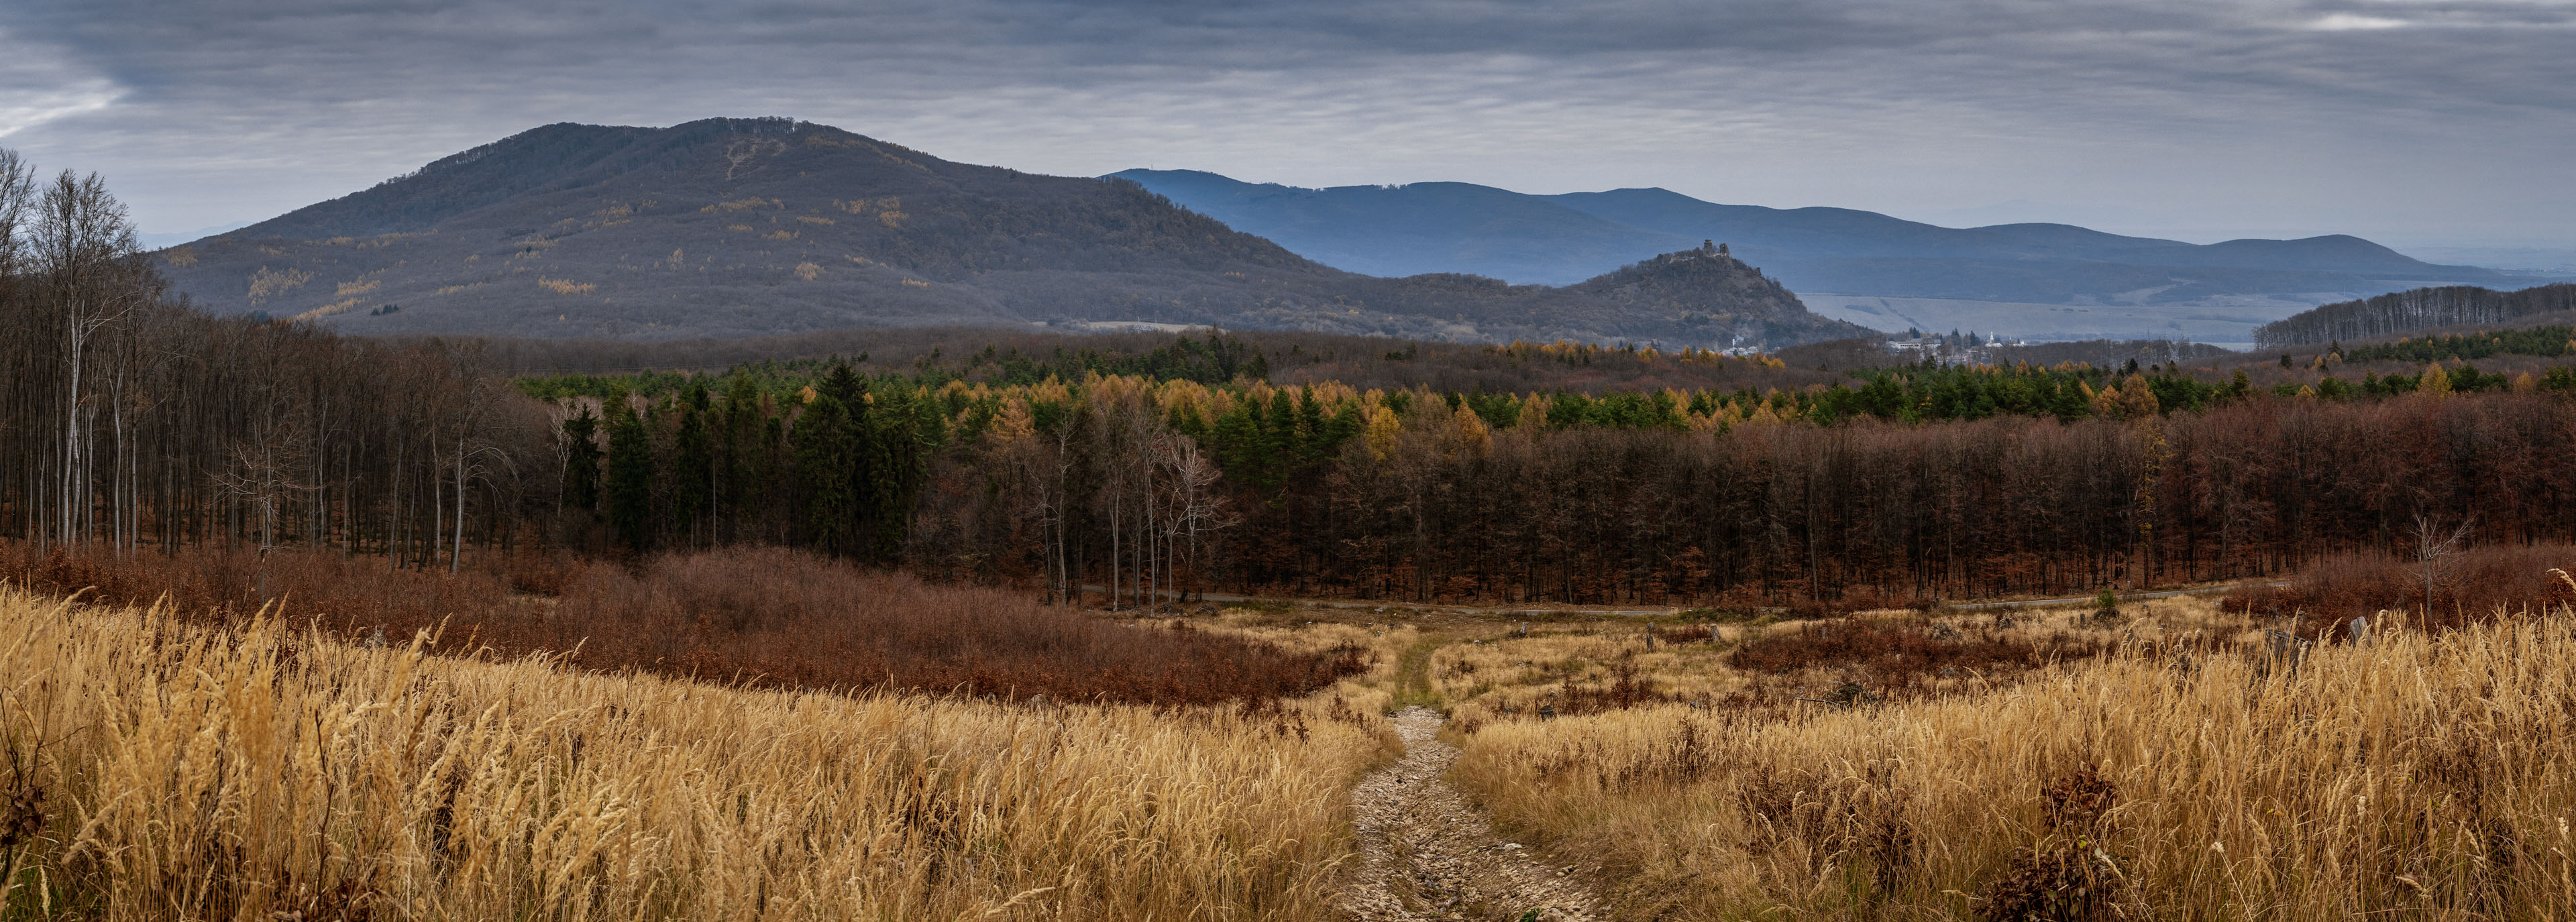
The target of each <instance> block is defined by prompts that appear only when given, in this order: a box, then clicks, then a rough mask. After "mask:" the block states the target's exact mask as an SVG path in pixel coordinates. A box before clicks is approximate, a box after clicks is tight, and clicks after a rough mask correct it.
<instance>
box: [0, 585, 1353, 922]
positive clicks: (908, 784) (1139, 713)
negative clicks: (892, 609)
mask: <svg viewBox="0 0 2576 922" xmlns="http://www.w3.org/2000/svg"><path fill="white" fill-rule="evenodd" d="M1110 627H1112V628H1113V629H1117V630H1127V628H1123V627H1117V626H1114V625H1113V626H1110ZM1338 633H1339V634H1346V635H1348V636H1346V637H1338V636H1336V634H1337V632H1336V631H1334V630H1329V629H1328V630H1318V631H1302V632H1300V634H1301V635H1302V636H1301V637H1300V638H1299V641H1300V642H1301V643H1303V644H1304V645H1306V646H1307V647H1309V648H1314V649H1321V648H1326V647H1330V646H1333V645H1334V644H1336V643H1339V642H1341V641H1343V640H1353V639H1365V638H1366V634H1365V633H1364V632H1361V631H1359V630H1357V629H1349V628H1344V629H1340V630H1339V631H1338ZM1388 662H1390V663H1391V662H1392V659H1391V658H1389V660H1388ZM1388 668H1391V667H1381V668H1380V669H1379V672H1380V673H1384V672H1386V671H1387V669H1388ZM1367 679H1368V677H1367V676H1360V677H1354V678H1353V679H1346V680H1344V681H1343V682H1342V683H1341V684H1339V685H1336V686H1335V687H1333V688H1331V689H1326V690H1324V691H1320V692H1317V693H1315V694H1313V695H1309V696H1307V697H1304V698H1299V699H1288V700H1280V701H1274V702H1272V703H1268V704H1261V703H1243V704H1237V705H1233V706H1199V707H1186V708H1174V707H1150V706H1124V705H1107V706H1103V705H1063V704H1053V703H1045V702H1036V703H1018V704H1009V703H988V702H986V701H983V700H979V699H974V698H956V697H933V696H924V695H919V694H893V693H886V694H868V695H859V696H855V697H844V696H836V695H819V694H794V693H787V692H780V691H763V690H753V689H743V688H738V687H724V686H718V685H708V684H701V683H693V682H690V681H685V680H681V679H674V678H669V677H664V676H657V675H653V674H650V673H643V672H635V671H632V670H628V671H624V672H621V673H616V674H603V673H590V672H582V671H576V670H566V669H562V668H557V667H556V665H555V664H553V663H552V662H549V661H548V660H546V659H542V658H536V659H520V660H511V661H496V660H494V659H492V658H490V657H488V656H487V657H481V658H470V657H469V658H458V657H450V656H433V655H430V654H429V652H428V650H427V648H426V647H425V645H424V644H421V643H417V642H415V643H404V642H402V638H400V637H397V638H395V642H394V643H392V644H389V645H387V646H384V647H370V646H367V645H364V644H355V645H353V644H349V643H343V642H340V641H336V640H332V639H329V638H328V637H326V636H324V635H321V634H316V633H309V632H308V633H299V632H297V631H295V630H292V629H290V628H289V627H288V626H287V625H286V624H285V623H284V622H282V621H280V620H278V619H273V618H257V619H245V620H242V621H240V622H239V623H237V624H236V625H234V626H232V627H230V628H227V629H222V630H215V629H210V628H205V627H201V626H196V625H194V624H192V623H188V622H182V621H179V620H176V619H173V618H171V617H169V616H168V614H167V613H164V612H157V611H144V610H136V609H130V608H88V607H81V606H71V605H65V604H63V603H61V602H59V601H55V600H49V599H45V598H39V597H34V596H30V595H27V594H24V593H20V592H17V591H14V590H12V591H0V759H5V763H6V764H5V766H0V809H5V810H6V811H7V813H6V815H5V816H0V851H5V853H6V856H5V859H4V860H5V862H6V863H7V865H8V870H7V874H6V877H5V878H0V880H5V881H6V884H7V891H6V893H5V894H0V917H5V918H9V919H33V918H81V919H183V918H195V919H263V920H267V919H358V918H370V919H592V918H598V919H609V918H619V919H627V918H658V919H719V918H723V919H734V918H754V917H757V918H779V919H804V918H813V919H853V918H869V919H1058V918H1071V919H1174V920H1179V919H1308V918H1318V917H1321V916H1323V915H1324V914H1325V909H1324V907H1325V905H1326V902H1327V900H1328V897H1329V895H1330V892H1331V890H1332V888H1333V885H1334V881H1335V880H1336V877H1337V874H1339V873H1340V872H1339V868H1338V865H1339V864H1340V863H1341V862H1342V861H1343V860H1344V859H1345V856H1346V854H1347V840H1348V837H1349V830H1348V829H1347V826H1346V823H1347V821H1346V819H1345V818H1344V811H1343V803H1344V797H1345V787H1346V786H1347V784H1348V783H1349V782H1350V781H1351V779H1353V778H1354V777H1355V776H1356V775H1357V774H1358V773H1359V772H1360V771H1362V770H1363V769H1364V768H1365V767H1366V766H1368V765H1369V764H1370V763H1372V762H1375V761H1378V760H1380V759H1382V758H1384V757H1385V756H1386V755H1388V753H1389V751H1390V748H1391V746H1392V738H1391V736H1390V735H1389V733H1388V731H1387V729H1386V727H1385V724H1384V721H1383V719H1382V718H1381V717H1379V716H1378V715H1379V714H1380V712H1381V711H1382V709H1383V707H1384V702H1385V700H1386V699H1385V694H1384V692H1382V691H1376V690H1373V689H1371V688H1369V687H1366V686H1365V685H1363V684H1362V683H1363V682H1364V681H1366V680H1367ZM1380 679H1381V680H1382V679H1383V676H1382V675H1381V676H1380Z"/></svg>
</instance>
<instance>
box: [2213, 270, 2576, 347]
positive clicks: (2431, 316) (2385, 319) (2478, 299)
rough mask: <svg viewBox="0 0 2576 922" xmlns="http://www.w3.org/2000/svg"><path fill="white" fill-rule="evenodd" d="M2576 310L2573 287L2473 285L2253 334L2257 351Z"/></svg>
mask: <svg viewBox="0 0 2576 922" xmlns="http://www.w3.org/2000/svg"><path fill="white" fill-rule="evenodd" d="M2566 310H2576V284H2569V283H2564V282H2562V283H2559V284H2555V285H2542V286H2539V287H2537V288H2525V289H2522V290H2520V291H2496V290H2494V289H2490V288H2479V287H2476V286H2473V285H2451V286H2446V287H2441V288H2417V289H2414V290H2412V291H2400V292H2395V293H2392V294H2384V295H2379V296H2377V297H2371V298H2363V299H2361V300H2358V301H2341V302H2337V303H2334V304H2328V305H2324V306H2322V307H2317V308H2313V309H2310V310H2307V311H2302V312H2300V313H2297V314H2293V315H2291V316H2289V317H2284V318H2282V319H2280V320H2275V321H2273V322H2271V323H2267V324H2264V325H2262V326H2259V327H2256V328H2254V345H2255V347H2256V348H2258V349H2278V348H2283V347H2287V346H2299V345H2314V344H2318V343H2326V342H2335V341H2354V340H2362V339H2369V338H2371V337H2375V336H2394V335H2397V334H2399V333H2408V332H2413V331H2416V330H2424V329H2430V328H2433V327H2446V326H2453V325H2457V324H2467V323H2499V322H2503V321H2508V320H2513V319H2516V318H2520V317H2528V316H2531V315H2534V314H2547V313H2554V312H2557V311H2566Z"/></svg>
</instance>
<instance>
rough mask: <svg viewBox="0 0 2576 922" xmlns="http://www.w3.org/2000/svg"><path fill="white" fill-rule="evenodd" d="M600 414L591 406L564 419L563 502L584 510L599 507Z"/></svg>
mask: <svg viewBox="0 0 2576 922" xmlns="http://www.w3.org/2000/svg"><path fill="white" fill-rule="evenodd" d="M598 434H599V417H596V416H592V415H591V414H590V407H588V406H584V407H582V408H581V413H580V415H577V416H574V417H572V418H570V419H567V420H564V421H563V438H564V478H563V484H564V485H563V503H564V506H566V507H567V508H572V509H579V510H581V511H583V512H596V511H598V510H599V443H598V441H597V440H596V437H597V436H598Z"/></svg>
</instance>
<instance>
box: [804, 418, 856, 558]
mask: <svg viewBox="0 0 2576 922" xmlns="http://www.w3.org/2000/svg"><path fill="white" fill-rule="evenodd" d="M815 390H816V391H817V393H816V394H815V395H814V401H813V402H812V403H808V404H806V405H805V411H804V412H803V413H801V414H798V415H797V417H796V429H795V431H794V432H793V433H792V434H791V435H790V436H789V437H788V438H789V441H791V442H793V443H794V445H795V451H796V485H797V491H798V493H799V494H800V498H801V499H802V500H803V501H804V507H805V508H804V512H805V538H806V540H807V541H809V542H811V543H812V544H813V545H814V547H816V548H817V549H820V550H821V551H823V552H824V553H827V554H849V553H852V552H854V551H856V550H857V549H858V548H857V541H856V538H857V535H858V525H859V509H858V497H857V495H856V494H855V491H854V490H853V489H852V487H853V485H854V484H853V480H852V478H851V476H850V472H851V471H852V470H853V469H855V468H857V467H858V463H857V462H858V453H859V446H858V441H857V439H855V438H854V437H853V436H852V432H851V429H852V428H853V427H852V426H851V420H850V413H849V410H848V409H846V408H844V407H843V406H842V405H841V401H840V399H839V398H836V397H834V396H832V395H831V393H829V392H828V391H825V390H824V389H823V388H816V389H815Z"/></svg>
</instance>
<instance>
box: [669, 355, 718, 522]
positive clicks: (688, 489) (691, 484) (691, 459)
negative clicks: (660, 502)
mask: <svg viewBox="0 0 2576 922" xmlns="http://www.w3.org/2000/svg"><path fill="white" fill-rule="evenodd" d="M677 409H678V412H679V414H680V427H679V431H677V432H676V433H674V434H673V435H672V437H671V519H672V521H673V522H674V524H676V525H677V527H678V530H679V531H680V533H682V534H684V535H688V536H690V537H691V538H692V539H694V538H698V537H701V536H703V535H704V534H705V532H704V531H703V529H704V528H705V524H706V523H707V522H708V521H710V520H711V518H712V510H711V509H710V508H709V504H710V502H711V501H712V500H713V499H714V498H715V447H714V444H713V440H712V439H710V438H709V437H708V434H707V424H706V419H705V417H706V410H707V388H706V385H704V384H701V383H697V382H694V381H693V382H691V383H690V389H689V394H688V396H687V398H686V399H684V400H682V401H681V403H680V405H679V407H678V408H677Z"/></svg>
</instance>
